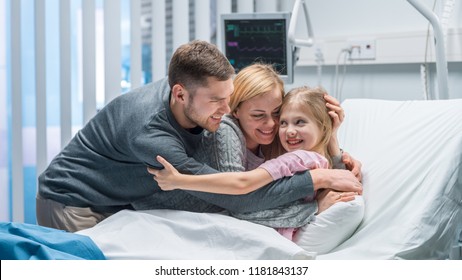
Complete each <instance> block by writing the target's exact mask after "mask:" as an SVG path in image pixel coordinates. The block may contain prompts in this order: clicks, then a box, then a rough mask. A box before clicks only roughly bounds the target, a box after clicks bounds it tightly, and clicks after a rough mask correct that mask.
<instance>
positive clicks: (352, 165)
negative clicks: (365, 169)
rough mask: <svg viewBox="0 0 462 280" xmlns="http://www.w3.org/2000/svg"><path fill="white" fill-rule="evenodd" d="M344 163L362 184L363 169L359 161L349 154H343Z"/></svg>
mask: <svg viewBox="0 0 462 280" xmlns="http://www.w3.org/2000/svg"><path fill="white" fill-rule="evenodd" d="M342 161H343V163H344V164H345V166H346V168H347V169H348V170H350V171H351V172H352V173H353V174H354V175H355V177H356V178H358V180H359V181H360V182H361V180H362V175H361V167H362V163H361V162H360V161H359V160H356V159H354V158H353V157H352V156H351V155H350V154H349V153H347V152H343V155H342Z"/></svg>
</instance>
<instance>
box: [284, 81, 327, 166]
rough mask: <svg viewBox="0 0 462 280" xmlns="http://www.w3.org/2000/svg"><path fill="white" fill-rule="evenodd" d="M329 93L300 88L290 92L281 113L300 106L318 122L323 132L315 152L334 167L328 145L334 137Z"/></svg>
mask: <svg viewBox="0 0 462 280" xmlns="http://www.w3.org/2000/svg"><path fill="white" fill-rule="evenodd" d="M326 94H327V92H326V91H325V90H324V89H323V88H320V87H316V88H310V87H306V86H304V87H298V88H294V89H292V90H290V91H289V92H288V93H287V95H286V96H285V97H284V101H283V103H282V107H281V112H282V111H284V110H285V108H286V107H287V106H288V105H298V106H300V108H303V109H306V110H305V111H306V112H307V113H308V114H309V115H310V117H311V118H312V119H314V120H316V122H317V125H318V127H319V129H320V131H321V134H322V135H321V138H320V140H319V143H317V144H316V145H315V147H313V150H314V151H322V152H323V153H324V155H325V156H326V158H327V159H328V160H329V165H330V166H332V161H331V155H330V153H329V150H328V144H329V141H330V139H331V137H332V130H333V128H332V119H331V117H330V115H329V113H328V112H329V108H327V106H326V100H325V99H324V95H326Z"/></svg>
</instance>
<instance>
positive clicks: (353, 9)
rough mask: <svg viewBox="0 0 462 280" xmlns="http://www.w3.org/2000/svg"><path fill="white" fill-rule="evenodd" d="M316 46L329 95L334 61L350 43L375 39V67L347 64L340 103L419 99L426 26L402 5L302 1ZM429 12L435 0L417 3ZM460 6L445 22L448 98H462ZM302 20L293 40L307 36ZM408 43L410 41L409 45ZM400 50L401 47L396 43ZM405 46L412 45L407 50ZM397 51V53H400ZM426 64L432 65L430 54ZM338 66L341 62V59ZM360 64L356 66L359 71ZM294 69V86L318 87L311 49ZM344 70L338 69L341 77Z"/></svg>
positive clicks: (397, 1) (400, 1) (396, 0)
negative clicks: (322, 61)
mask: <svg viewBox="0 0 462 280" xmlns="http://www.w3.org/2000/svg"><path fill="white" fill-rule="evenodd" d="M306 2H307V5H308V9H309V13H310V18H311V23H312V26H313V30H314V33H315V37H316V42H318V46H320V48H321V50H322V51H323V54H324V58H325V64H326V65H324V66H323V67H322V73H323V75H322V85H323V86H324V87H325V88H326V89H327V90H328V91H330V92H333V90H334V74H335V64H336V63H337V57H338V54H339V52H340V50H341V48H344V47H346V46H348V40H349V39H354V38H374V37H375V38H378V39H377V40H376V43H377V45H376V49H377V51H376V53H377V55H378V56H379V57H377V60H375V61H366V62H355V63H354V65H351V62H350V61H347V65H348V66H347V68H346V75H345V77H344V85H343V91H342V93H343V94H342V99H344V98H383V99H394V100H408V99H423V90H422V88H423V84H422V81H421V78H420V76H421V74H420V62H421V61H422V62H423V61H424V59H425V55H424V53H425V39H426V38H425V36H426V31H427V28H428V22H427V20H426V19H425V18H424V17H423V16H422V15H421V14H420V13H419V12H418V11H417V10H416V9H415V8H414V7H413V6H411V5H410V4H409V3H408V2H407V1H406V0H388V1H380V0H350V1H343V0H323V1H317V0H306ZM421 2H422V3H423V4H424V5H426V6H427V7H429V8H432V6H433V2H434V0H421ZM437 2H438V3H437V5H436V8H435V13H436V14H438V15H440V14H441V11H442V7H443V4H444V1H437ZM461 2H462V1H455V6H454V10H453V12H452V15H451V17H450V18H449V22H448V28H449V29H448V31H449V33H450V38H449V44H448V45H449V48H448V50H447V54H448V56H449V57H450V58H449V59H448V60H449V61H450V63H449V66H448V71H449V94H450V98H462V91H460V90H458V89H460V88H461V85H462V62H461V61H462V39H461V38H462V3H461ZM303 20H304V19H303V15H302V14H300V15H299V21H298V26H297V36H298V37H301V38H303V37H304V36H306V35H305V34H306V28H305V23H304V22H303ZM410 37H412V38H414V37H415V39H413V40H412V41H410V39H409V38H410ZM401 42H402V44H401V45H400V43H401ZM408 42H411V43H410V44H409V43H408ZM400 48H402V49H400ZM429 52H430V54H429V55H428V60H430V61H434V55H433V49H430V50H429ZM341 63H342V64H343V59H341ZM358 64H360V65H358ZM298 65H299V66H297V67H296V68H295V73H296V74H295V79H294V84H292V85H287V88H291V87H294V86H298V85H305V84H308V85H312V86H314V85H317V83H318V76H317V74H316V71H317V70H316V67H315V66H313V65H315V62H314V48H311V49H302V52H301V57H300V61H299V63H298ZM430 70H431V74H430V76H431V81H430V90H431V91H432V93H433V94H435V91H436V89H435V88H437V85H436V84H435V80H436V79H435V67H434V64H432V65H431V67H430ZM342 71H343V67H340V68H339V73H342Z"/></svg>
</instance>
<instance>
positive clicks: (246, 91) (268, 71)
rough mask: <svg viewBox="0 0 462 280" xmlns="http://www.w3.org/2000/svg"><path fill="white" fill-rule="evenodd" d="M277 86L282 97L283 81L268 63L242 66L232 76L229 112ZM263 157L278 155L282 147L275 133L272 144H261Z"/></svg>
mask: <svg viewBox="0 0 462 280" xmlns="http://www.w3.org/2000/svg"><path fill="white" fill-rule="evenodd" d="M275 88H277V89H278V90H279V91H280V92H281V99H282V98H284V94H285V92H284V82H283V81H282V79H281V78H280V77H279V75H278V73H277V72H276V70H274V68H273V66H271V65H270V64H262V63H255V64H252V65H249V66H247V67H245V68H243V69H242V70H241V71H239V73H238V74H237V75H236V77H235V78H234V92H233V94H232V95H231V100H230V103H229V107H230V108H231V113H234V112H236V110H237V109H238V108H239V105H240V104H241V103H242V102H244V101H247V100H249V99H251V98H253V97H256V96H259V95H262V94H265V93H268V92H270V91H272V90H274V89H275ZM261 148H262V152H263V154H264V155H265V159H269V158H272V157H274V156H277V155H279V154H280V153H281V152H282V151H283V149H282V146H281V144H280V141H279V137H278V136H277V135H276V137H275V139H274V140H273V143H272V144H269V145H262V146H261Z"/></svg>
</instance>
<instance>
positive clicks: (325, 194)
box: [316, 189, 357, 214]
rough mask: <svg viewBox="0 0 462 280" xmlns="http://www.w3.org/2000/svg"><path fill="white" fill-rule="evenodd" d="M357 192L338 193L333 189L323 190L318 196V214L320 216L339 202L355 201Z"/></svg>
mask: <svg viewBox="0 0 462 280" xmlns="http://www.w3.org/2000/svg"><path fill="white" fill-rule="evenodd" d="M355 195H357V193H355V192H338V191H334V190H332V189H323V190H321V191H319V192H318V193H317V194H316V200H317V201H318V212H317V213H316V214H320V213H321V212H323V211H325V210H326V209H328V208H329V207H331V206H332V205H334V204H335V203H337V202H340V201H343V202H348V201H352V200H354V199H355Z"/></svg>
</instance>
